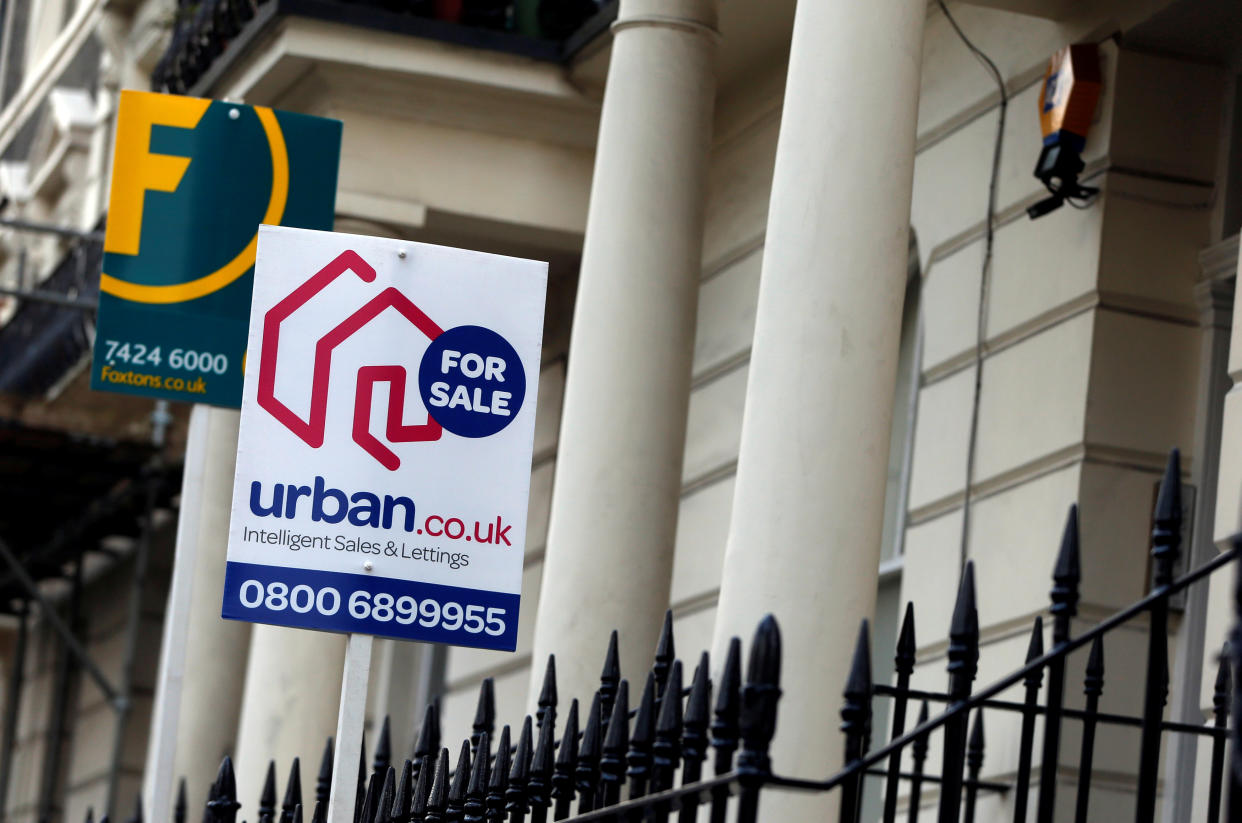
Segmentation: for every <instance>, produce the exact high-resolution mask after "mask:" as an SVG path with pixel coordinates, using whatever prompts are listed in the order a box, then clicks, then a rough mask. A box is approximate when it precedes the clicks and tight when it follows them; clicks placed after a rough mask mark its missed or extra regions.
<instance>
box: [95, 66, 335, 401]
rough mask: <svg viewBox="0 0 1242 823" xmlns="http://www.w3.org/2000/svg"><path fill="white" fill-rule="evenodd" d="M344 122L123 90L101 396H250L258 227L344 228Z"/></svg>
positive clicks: (100, 357)
mask: <svg viewBox="0 0 1242 823" xmlns="http://www.w3.org/2000/svg"><path fill="white" fill-rule="evenodd" d="M340 147H341V123H340V121H337V120H326V119H324V118H322V117H309V116H307V115H303V114H290V113H288V112H282V111H274V110H272V109H269V108H266V107H263V106H243V105H241V104H238V103H228V102H223V101H219V100H201V99H198V98H194V97H181V96H177V95H171V94H154V93H151V92H141V91H128V90H127V91H123V92H121V102H120V107H119V110H118V112H117V123H116V150H115V157H114V160H113V172H112V190H111V196H110V199H109V204H108V225H107V231H106V233H105V238H104V260H103V274H102V275H101V276H100V281H99V290H100V295H99V314H98V321H97V323H98V325H97V327H96V336H95V352H94V354H95V356H94V361H93V363H92V365H91V388H93V389H101V390H105V391H115V392H122V393H126V394H140V395H146V396H148V397H160V398H166V399H170V400H188V401H192V402H196V403H211V404H214V405H218V406H237V405H238V404H239V403H240V401H241V384H242V366H243V363H242V361H243V358H244V356H245V351H246V331H247V328H248V325H249V324H248V317H249V312H250V284H251V279H252V277H251V274H252V272H253V271H254V260H255V249H256V247H257V246H258V234H257V232H258V227H259V224H260V223H272V224H281V225H286V226H300V227H302V228H311V229H330V228H332V219H333V211H334V207H335V202H336V175H337V163H338V160H339V157H340Z"/></svg>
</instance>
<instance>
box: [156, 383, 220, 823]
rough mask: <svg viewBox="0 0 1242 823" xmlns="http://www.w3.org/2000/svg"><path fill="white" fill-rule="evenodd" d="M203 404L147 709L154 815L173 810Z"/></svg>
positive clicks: (189, 446) (203, 460) (194, 419)
mask: <svg viewBox="0 0 1242 823" xmlns="http://www.w3.org/2000/svg"><path fill="white" fill-rule="evenodd" d="M208 414H209V411H208V409H207V407H206V406H203V405H195V406H194V408H193V409H191V411H190V429H189V432H188V434H187V437H186V445H185V466H184V468H183V469H182V478H181V511H180V514H179V516H178V518H177V543H176V548H175V550H174V555H173V573H172V582H171V583H170V584H169V590H168V607H167V612H166V614H165V615H164V632H163V637H162V639H161V642H160V667H159V673H158V675H157V679H156V689H155V706H154V708H153V709H152V712H151V737H150V741H149V742H148V745H147V768H146V771H145V772H144V778H145V785H144V786H143V792H142V795H143V804H144V805H145V806H146V808H147V809H149V810H150V811H151V813H152V814H153V815H155V817H156V818H157V819H158V818H159V817H160V816H161V815H167V814H168V813H169V812H170V810H171V809H172V802H173V800H172V787H173V780H174V778H175V775H174V774H173V767H174V765H175V764H174V760H175V758H174V754H175V752H176V746H177V726H178V720H179V719H180V716H181V692H182V685H183V683H184V681H185V656H186V648H185V647H186V638H187V636H188V635H189V626H190V610H191V608H192V607H193V604H192V602H191V597H190V595H191V592H192V591H193V589H194V564H195V562H196V561H197V558H198V542H199V541H198V537H199V523H200V518H201V516H202V505H201V503H202V499H203V476H204V474H205V472H206V464H207V460H208V459H209V454H208V450H207V428H208V420H207V416H208Z"/></svg>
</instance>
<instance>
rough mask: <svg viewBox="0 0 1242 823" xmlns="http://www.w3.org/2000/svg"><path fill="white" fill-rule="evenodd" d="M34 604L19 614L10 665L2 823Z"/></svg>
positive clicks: (0, 770)
mask: <svg viewBox="0 0 1242 823" xmlns="http://www.w3.org/2000/svg"><path fill="white" fill-rule="evenodd" d="M29 615H30V604H29V602H28V601H25V600H23V601H22V606H21V611H20V612H18V614H17V643H16V644H15V646H14V648H13V659H12V660H10V661H9V693H8V695H6V697H7V699H6V700H5V706H4V742H3V746H4V749H3V751H0V823H2V822H3V821H4V820H7V819H8V810H9V808H8V807H9V775H10V774H11V773H12V771H13V750H14V749H15V748H16V747H17V715H18V712H20V711H21V707H22V685H23V684H24V683H25V673H26V642H27V640H26V635H27V632H28V631H29Z"/></svg>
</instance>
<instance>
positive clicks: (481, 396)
mask: <svg viewBox="0 0 1242 823" xmlns="http://www.w3.org/2000/svg"><path fill="white" fill-rule="evenodd" d="M418 391H419V393H420V394H421V395H422V397H423V404H424V405H425V406H426V407H427V412H428V413H429V414H430V415H431V418H432V419H433V420H435V421H436V422H437V423H439V424H440V425H441V426H443V427H444V428H445V429H447V430H448V431H450V432H452V433H453V434H456V435H460V436H462V437H488V436H490V435H493V434H495V433H496V432H498V431H500V430H501V429H503V428H504V427H505V426H507V425H509V423H511V422H512V421H513V418H515V417H517V413H518V410H520V409H521V408H522V401H523V400H524V399H525V397H526V372H525V371H524V370H523V368H522V361H521V360H520V359H518V353H517V352H516V351H514V349H513V346H511V345H509V341H508V340H505V339H504V338H503V337H501V336H500V335H499V334H497V333H496V332H494V331H492V330H491V329H485V328H483V327H482V326H458V327H457V328H455V329H448V330H447V331H445V332H444V333H443V334H441V335H440V336H439V337H437V338H436V339H435V340H432V341H431V345H429V346H428V347H427V351H426V353H425V354H424V355H423V362H422V363H420V364H419V367H418Z"/></svg>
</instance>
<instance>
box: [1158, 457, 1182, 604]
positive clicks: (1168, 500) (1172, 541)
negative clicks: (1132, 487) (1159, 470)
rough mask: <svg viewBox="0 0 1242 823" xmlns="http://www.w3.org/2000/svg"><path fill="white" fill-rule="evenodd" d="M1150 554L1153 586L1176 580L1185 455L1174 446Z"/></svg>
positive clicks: (1162, 490) (1161, 493)
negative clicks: (1174, 567)
mask: <svg viewBox="0 0 1242 823" xmlns="http://www.w3.org/2000/svg"><path fill="white" fill-rule="evenodd" d="M1151 537H1152V550H1151V556H1152V558H1153V559H1154V560H1155V566H1156V568H1155V573H1154V574H1153V575H1152V588H1153V589H1154V588H1159V587H1161V586H1167V585H1169V584H1170V583H1172V582H1173V566H1174V564H1176V562H1177V557H1178V555H1179V554H1181V542H1182V456H1181V452H1179V451H1178V450H1177V449H1173V450H1172V451H1171V452H1169V460H1168V462H1167V463H1166V464H1165V467H1164V477H1163V478H1161V480H1160V493H1159V494H1158V495H1157V497H1156V516H1155V526H1154V528H1153V529H1152V533H1151Z"/></svg>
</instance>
